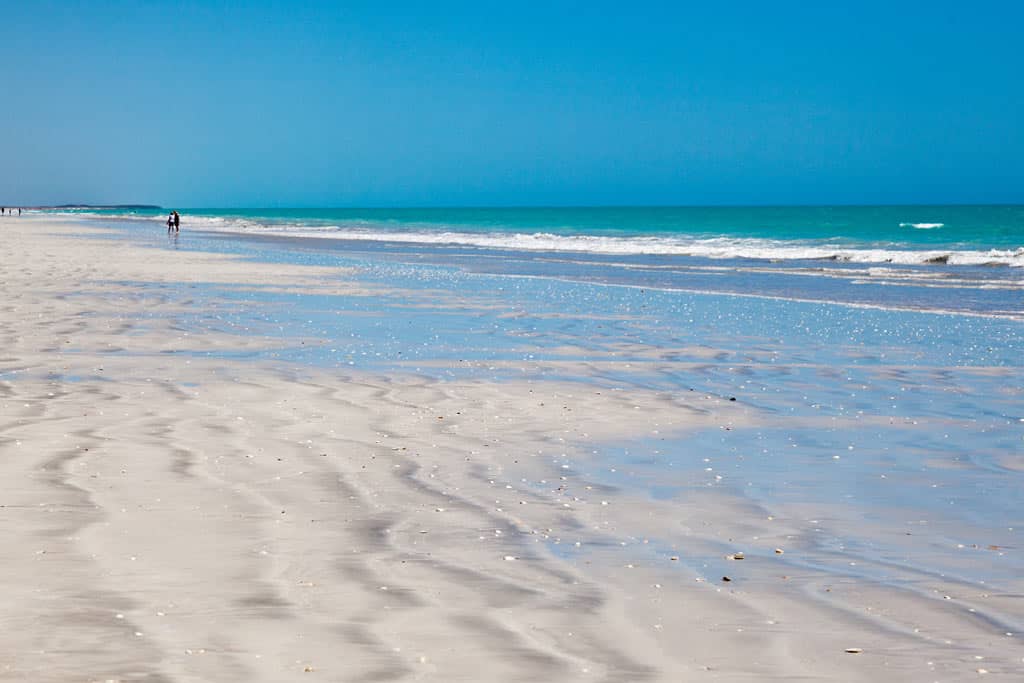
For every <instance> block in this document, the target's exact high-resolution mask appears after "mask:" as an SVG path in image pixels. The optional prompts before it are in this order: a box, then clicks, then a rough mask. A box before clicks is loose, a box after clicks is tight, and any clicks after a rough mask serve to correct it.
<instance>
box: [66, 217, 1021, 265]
mask: <svg viewBox="0 0 1024 683" xmlns="http://www.w3.org/2000/svg"><path fill="white" fill-rule="evenodd" d="M74 215H77V216H82V215H84V214H82V213H76V214H74ZM102 217H103V218H106V219H110V218H112V217H111V216H109V215H105V216H102ZM113 218H125V219H132V220H139V219H140V217H139V216H136V215H124V216H120V217H113ZM144 220H152V221H156V222H162V221H163V218H162V217H152V218H146V219H144ZM185 225H186V226H188V227H190V228H195V229H200V230H209V231H214V232H234V233H242V234H260V235H278V236H284V237H312V238H321V239H335V240H349V241H366V242H392V243H405V244H424V245H438V246H464V247H479V248H486V249H509V250H519V251H536V252H577V253H591V254H605V255H648V254H649V255H678V256H694V257H700V258H708V259H758V260H766V261H796V260H802V261H812V260H813V261H822V260H827V261H837V262H846V263H864V264H881V263H885V264H894V265H926V264H927V265H943V264H948V265H993V266H1010V267H1017V268H1020V267H1024V247H1019V248H1017V249H991V250H955V249H952V250H951V249H931V250H919V249H900V248H867V247H859V246H845V245H842V244H835V243H833V242H828V243H824V242H800V241H782V240H768V239H753V238H748V239H742V238H726V237H714V238H693V237H679V236H610V235H564V234H563V235H559V234H553V233H548V232H534V233H508V232H470V231H464V230H443V229H438V228H435V227H433V226H430V227H420V226H410V227H407V229H395V230H391V229H383V228H382V227H381V226H380V224H379V223H370V222H365V221H353V222H346V223H345V224H343V225H337V224H315V223H308V222H285V221H281V222H270V221H262V220H260V221H257V220H252V219H247V218H234V217H222V216H188V217H186V219H185ZM901 225H913V226H915V227H917V226H928V225H931V226H940V225H941V224H940V223H936V224H929V223H913V224H911V223H905V224H901Z"/></svg>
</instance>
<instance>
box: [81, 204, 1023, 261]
mask: <svg viewBox="0 0 1024 683" xmlns="http://www.w3.org/2000/svg"><path fill="white" fill-rule="evenodd" d="M178 210H179V211H180V212H181V213H182V215H184V216H186V220H187V222H189V223H190V224H191V225H192V226H193V227H196V228H200V227H201V228H204V229H210V230H231V231H237V232H251V233H279V234H293V235H309V236H313V235H315V236H318V237H324V238H334V239H349V240H353V239H357V240H380V241H400V242H411V243H421V244H461V245H468V246H481V247H494V248H508V249H532V250H548V251H578V252H593V253H616V254H678V255H691V256H709V257H715V258H728V257H740V258H771V259H786V258H790V259H805V258H835V259H839V260H852V261H858V262H873V261H876V260H877V261H879V262H900V263H903V262H906V263H916V262H921V261H924V260H929V259H931V260H935V259H936V257H940V258H941V257H942V256H947V257H948V259H949V260H950V261H951V262H953V263H962V264H969V263H970V264H977V263H989V264H1006V265H1016V266H1024V206H858V207H592V208H588V207H582V208H426V209H187V208H185V209H178ZM71 211H73V212H75V213H88V214H97V215H102V216H110V217H126V218H127V217H133V218H140V219H144V218H149V219H153V220H159V219H162V218H163V217H164V216H165V215H166V212H165V211H164V210H156V209H149V210H124V209H107V210H96V209H88V208H85V209H75V210H71ZM922 252H928V253H927V254H924V253H922ZM931 252H943V253H941V254H932V253H931Z"/></svg>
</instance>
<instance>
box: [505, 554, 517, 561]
mask: <svg viewBox="0 0 1024 683" xmlns="http://www.w3.org/2000/svg"><path fill="white" fill-rule="evenodd" d="M516 559H518V558H516V556H515V555H506V556H505V561H506V562H513V561H515V560H516Z"/></svg>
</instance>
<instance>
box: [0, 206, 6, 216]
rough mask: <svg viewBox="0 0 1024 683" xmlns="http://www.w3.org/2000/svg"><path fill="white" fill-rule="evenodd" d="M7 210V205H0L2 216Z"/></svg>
mask: <svg viewBox="0 0 1024 683" xmlns="http://www.w3.org/2000/svg"><path fill="white" fill-rule="evenodd" d="M6 210H7V207H6V206H0V216H2V215H3V213H4V211H6Z"/></svg>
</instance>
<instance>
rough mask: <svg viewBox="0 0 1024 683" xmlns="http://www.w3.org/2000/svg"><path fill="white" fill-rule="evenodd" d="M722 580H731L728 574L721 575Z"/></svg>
mask: <svg viewBox="0 0 1024 683" xmlns="http://www.w3.org/2000/svg"><path fill="white" fill-rule="evenodd" d="M722 581H732V579H730V578H729V577H728V576H723V577H722Z"/></svg>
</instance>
